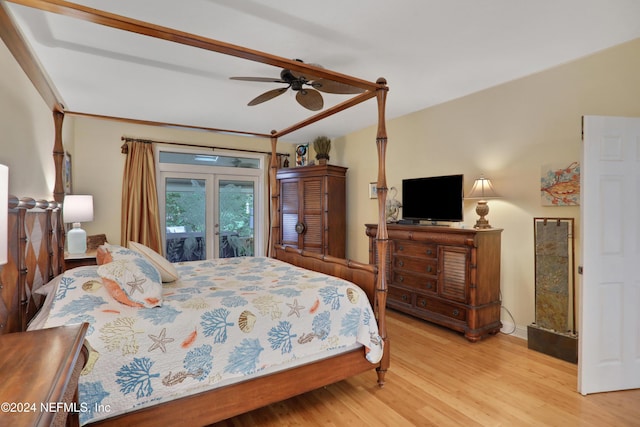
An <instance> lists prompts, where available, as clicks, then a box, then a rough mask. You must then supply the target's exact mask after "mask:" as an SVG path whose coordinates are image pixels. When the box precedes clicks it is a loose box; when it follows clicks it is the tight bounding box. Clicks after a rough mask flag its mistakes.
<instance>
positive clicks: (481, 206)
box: [473, 200, 491, 230]
mask: <svg viewBox="0 0 640 427" xmlns="http://www.w3.org/2000/svg"><path fill="white" fill-rule="evenodd" d="M476 213H477V214H478V215H479V216H480V218H478V219H477V220H476V225H474V226H473V228H477V229H480V230H482V229H485V228H491V226H490V225H489V221H488V220H487V219H486V218H485V216H486V215H487V214H488V213H489V206H488V205H487V201H486V200H480V201H479V202H478V204H477V205H476Z"/></svg>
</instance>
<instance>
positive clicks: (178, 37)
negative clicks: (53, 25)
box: [6, 0, 377, 91]
mask: <svg viewBox="0 0 640 427" xmlns="http://www.w3.org/2000/svg"><path fill="white" fill-rule="evenodd" d="M6 1H7V2H10V3H15V4H21V5H23V6H28V7H32V8H35V9H39V10H43V11H47V12H52V13H57V14H60V15H64V16H69V17H73V18H77V19H82V20H84V21H88V22H93V23H95V24H99V25H104V26H107V27H111V28H116V29H120V30H124V31H129V32H132V33H137V34H141V35H145V36H149V37H155V38H158V39H162V40H167V41H171V42H174V43H180V44H184V45H187V46H192V47H197V48H200V49H205V50H210V51H213V52H218V53H222V54H225V55H231V56H235V57H238V58H243V59H247V60H250V61H255V62H261V63H263V64H268V65H273V66H275V67H280V68H287V69H290V70H293V71H298V72H308V73H309V74H310V75H313V76H317V77H321V78H325V79H329V80H333V81H336V82H340V83H345V84H348V85H351V86H356V87H359V88H361V89H364V90H371V91H375V90H376V88H377V85H376V83H373V82H369V81H367V80H362V79H359V78H356V77H352V76H348V75H346V74H341V73H337V72H335V71H331V70H327V69H325V68H320V67H316V66H314V65H311V64H305V63H303V62H300V61H296V60H295V59H287V58H282V57H279V56H276V55H271V54H269V53H266V52H261V51H257V50H253V49H248V48H245V47H242V46H238V45H234V44H230V43H225V42H222V41H218V40H214V39H210V38H207V37H202V36H198V35H196V34H191V33H187V32H184V31H179V30H175V29H173V28H168V27H163V26H160V25H155V24H151V23H148V22H144V21H140V20H137V19H132V18H129V17H126V16H122V15H117V14H113V13H109V12H105V11H102V10H98V9H93V8H90V7H86V6H83V5H79V4H76V3H70V2H67V1H63V0H6Z"/></svg>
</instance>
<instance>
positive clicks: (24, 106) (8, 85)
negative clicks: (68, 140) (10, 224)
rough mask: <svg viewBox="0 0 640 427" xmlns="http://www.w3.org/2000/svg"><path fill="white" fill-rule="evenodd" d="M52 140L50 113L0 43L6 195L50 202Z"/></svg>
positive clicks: (0, 149) (0, 157) (0, 151)
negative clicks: (7, 182) (7, 176)
mask: <svg viewBox="0 0 640 427" xmlns="http://www.w3.org/2000/svg"><path fill="white" fill-rule="evenodd" d="M53 139H54V124H53V113H52V112H51V111H50V110H49V108H48V107H47V105H46V104H45V102H44V101H43V100H42V98H41V97H40V95H39V94H38V92H37V91H36V89H35V88H34V87H33V85H32V84H31V82H30V81H29V79H28V77H27V76H26V74H25V73H24V72H23V71H22V68H20V66H19V65H18V63H17V62H16V61H15V59H14V58H13V56H12V55H11V52H9V49H7V47H6V45H5V44H4V42H3V41H2V40H0V163H1V164H4V165H7V166H9V194H13V195H15V196H18V197H25V196H29V197H33V198H36V199H46V200H53V186H54V164H53V154H52V149H53Z"/></svg>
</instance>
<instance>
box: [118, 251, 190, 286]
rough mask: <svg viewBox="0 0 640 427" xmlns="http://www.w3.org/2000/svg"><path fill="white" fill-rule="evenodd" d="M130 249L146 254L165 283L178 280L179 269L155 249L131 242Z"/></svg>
mask: <svg viewBox="0 0 640 427" xmlns="http://www.w3.org/2000/svg"><path fill="white" fill-rule="evenodd" d="M129 249H132V250H134V251H136V252H137V253H139V254H141V255H142V256H144V257H145V258H146V259H147V261H149V262H150V263H151V264H153V266H154V267H155V268H156V269H157V270H158V272H159V273H160V277H161V278H162V281H163V282H164V283H167V282H174V281H176V280H178V277H179V276H178V270H176V267H175V266H174V265H173V264H171V263H170V262H169V261H168V260H167V259H166V258H164V257H163V256H162V255H160V254H159V253H157V252H156V251H154V250H153V249H151V248H149V247H147V246H145V245H143V244H141V243H138V242H131V241H130V242H129Z"/></svg>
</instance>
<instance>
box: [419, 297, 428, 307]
mask: <svg viewBox="0 0 640 427" xmlns="http://www.w3.org/2000/svg"><path fill="white" fill-rule="evenodd" d="M420 305H421V306H423V307H426V306H427V300H424V299H421V300H420Z"/></svg>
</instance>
